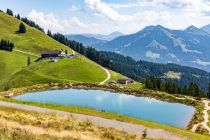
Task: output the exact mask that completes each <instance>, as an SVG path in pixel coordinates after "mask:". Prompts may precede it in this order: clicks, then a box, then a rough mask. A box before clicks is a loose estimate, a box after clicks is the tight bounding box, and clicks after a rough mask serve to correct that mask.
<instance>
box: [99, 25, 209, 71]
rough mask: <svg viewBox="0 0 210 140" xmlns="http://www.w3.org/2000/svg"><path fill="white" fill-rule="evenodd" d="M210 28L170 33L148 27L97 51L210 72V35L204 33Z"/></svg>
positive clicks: (172, 31)
mask: <svg viewBox="0 0 210 140" xmlns="http://www.w3.org/2000/svg"><path fill="white" fill-rule="evenodd" d="M207 27H208V26H206V27H203V29H199V28H197V27H195V26H190V27H188V28H187V29H185V30H170V29H167V28H165V27H163V26H160V25H158V26H148V27H146V28H144V29H143V30H141V31H139V32H137V33H134V34H131V35H125V36H120V37H117V38H115V39H114V40H112V41H108V42H106V43H104V44H103V45H100V48H97V47H96V48H97V49H100V50H103V51H110V52H117V53H119V54H123V55H125V56H130V57H132V58H134V59H135V60H145V61H150V62H156V63H176V64H181V65H185V66H191V67H196V68H200V69H203V70H207V71H210V34H208V33H207V31H204V28H205V29H207Z"/></svg>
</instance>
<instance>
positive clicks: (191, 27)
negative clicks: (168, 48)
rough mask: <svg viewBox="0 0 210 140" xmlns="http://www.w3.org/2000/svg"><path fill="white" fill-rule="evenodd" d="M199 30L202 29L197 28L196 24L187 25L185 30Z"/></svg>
mask: <svg viewBox="0 0 210 140" xmlns="http://www.w3.org/2000/svg"><path fill="white" fill-rule="evenodd" d="M198 30H200V29H199V28H197V27H196V26H194V25H191V26H189V27H187V28H186V29H185V30H184V31H186V32H194V31H198Z"/></svg>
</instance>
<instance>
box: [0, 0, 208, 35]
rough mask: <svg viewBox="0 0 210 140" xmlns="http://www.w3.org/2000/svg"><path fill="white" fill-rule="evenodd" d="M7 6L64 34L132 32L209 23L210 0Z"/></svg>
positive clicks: (34, 1) (19, 0)
mask: <svg viewBox="0 0 210 140" xmlns="http://www.w3.org/2000/svg"><path fill="white" fill-rule="evenodd" d="M7 8H10V9H12V10H13V12H14V13H15V14H17V13H20V15H21V16H22V17H23V16H24V17H28V18H29V19H31V20H33V21H35V22H36V23H38V24H39V25H40V26H41V27H43V28H44V29H45V30H48V29H50V30H51V31H52V32H60V33H63V34H83V33H91V34H109V33H112V32H115V31H119V32H122V33H124V34H131V33H135V32H138V31H139V30H141V29H143V28H144V27H145V26H149V25H162V26H164V27H167V28H170V29H185V28H187V27H188V26H190V25H194V26H197V27H202V26H204V25H207V24H210V0H1V4H0V9H2V10H6V9H7Z"/></svg>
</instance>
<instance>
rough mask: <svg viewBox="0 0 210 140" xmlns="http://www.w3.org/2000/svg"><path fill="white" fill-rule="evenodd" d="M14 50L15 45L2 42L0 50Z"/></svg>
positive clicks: (6, 41)
mask: <svg viewBox="0 0 210 140" xmlns="http://www.w3.org/2000/svg"><path fill="white" fill-rule="evenodd" d="M13 48H14V44H13V43H12V42H10V41H8V40H4V39H2V40H1V41H0V50H6V51H12V50H13Z"/></svg>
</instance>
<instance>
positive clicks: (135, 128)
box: [0, 101, 189, 140]
mask: <svg viewBox="0 0 210 140" xmlns="http://www.w3.org/2000/svg"><path fill="white" fill-rule="evenodd" d="M0 106H5V107H12V108H15V109H22V110H27V111H35V112H41V113H54V114H58V115H72V117H74V118H77V119H81V120H90V121H92V122H93V123H94V124H95V125H97V126H101V127H106V128H110V127H111V128H115V129H118V130H122V131H125V132H128V133H131V134H139V135H141V134H142V131H143V130H144V129H145V128H146V127H144V126H143V125H136V124H131V123H126V122H120V121H116V120H111V119H104V118H100V117H96V116H89V115H83V114H76V113H70V112H65V111H58V110H53V109H46V108H40V107H35V106H28V105H22V104H15V103H9V102H3V101H0ZM147 133H148V136H149V137H158V138H164V139H166V140H174V139H176V140H189V138H187V137H184V136H181V135H178V134H174V133H171V132H167V131H164V130H161V129H153V128H147Z"/></svg>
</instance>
